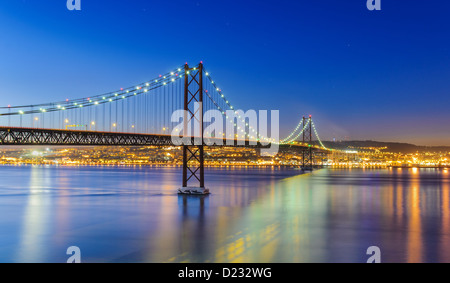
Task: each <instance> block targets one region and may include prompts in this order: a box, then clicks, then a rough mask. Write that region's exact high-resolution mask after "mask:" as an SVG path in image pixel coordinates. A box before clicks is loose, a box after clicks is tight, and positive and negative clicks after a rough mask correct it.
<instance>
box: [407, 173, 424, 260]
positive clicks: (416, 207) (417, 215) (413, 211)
mask: <svg viewBox="0 0 450 283" xmlns="http://www.w3.org/2000/svg"><path fill="white" fill-rule="evenodd" d="M413 172H414V170H413ZM419 186H420V184H419V182H418V180H414V181H413V183H412V184H411V187H412V188H411V192H410V195H411V196H410V201H409V208H410V219H409V223H408V224H409V227H408V259H407V260H408V262H409V263H420V262H422V251H423V246H422V244H423V243H422V222H421V209H420V202H421V199H420V197H421V196H420V188H419ZM422 197H423V198H425V195H422ZM422 201H423V200H422Z"/></svg>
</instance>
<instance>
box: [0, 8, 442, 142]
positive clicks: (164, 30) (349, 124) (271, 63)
mask: <svg viewBox="0 0 450 283" xmlns="http://www.w3.org/2000/svg"><path fill="white" fill-rule="evenodd" d="M381 1H382V11H373V12H371V11H368V10H367V8H366V0H345V1H336V0H314V1H312V0H297V1H293V0H277V1H269V0H259V1H250V0H245V1H244V0H240V1H238V0H227V1H223V0H194V1H192V0H172V1H165V0H164V1H162V0H161V1H150V0H149V1H137V0H127V1H125V0H124V1H106V0H103V1H101V0H96V1H93V0H81V4H82V11H68V10H67V9H66V0H52V1H44V0H10V1H1V2H0V104H2V105H4V106H6V105H8V104H11V105H17V104H32V103H39V102H51V101H54V100H61V99H64V98H77V97H85V96H90V95H96V94H101V93H105V92H108V91H114V90H116V89H119V88H121V87H127V86H132V85H135V84H137V83H140V82H145V81H146V80H148V79H151V78H153V77H154V76H156V75H158V74H160V73H163V72H165V71H169V70H171V69H173V68H174V67H178V66H180V65H182V64H184V62H186V61H187V62H189V63H191V64H195V63H198V62H199V61H200V60H203V61H204V62H205V66H206V68H207V69H208V70H209V71H210V72H211V73H212V76H213V77H214V79H215V80H216V81H217V82H218V84H219V86H220V87H221V88H222V89H223V90H224V92H225V94H226V95H227V96H228V98H229V99H230V101H231V102H232V103H233V104H234V105H236V106H237V107H239V108H241V109H245V110H247V109H269V110H270V109H277V110H278V109H279V110H280V111H281V122H282V129H281V131H282V134H286V133H288V132H289V131H290V130H292V129H293V128H294V127H295V126H296V124H297V122H298V120H299V119H300V118H301V116H302V115H308V114H312V115H314V119H315V123H316V125H317V127H318V129H319V131H320V134H321V135H322V137H323V139H331V138H333V137H336V138H338V139H341V138H344V137H346V136H347V137H349V138H350V139H364V140H365V139H372V140H380V141H403V142H411V143H416V144H423V145H450V93H449V89H450V57H449V54H450V49H449V47H450V16H449V14H450V1H447V0H441V1H437V0H426V1H425V0H410V1H406V0H404V1H393V0H381Z"/></svg>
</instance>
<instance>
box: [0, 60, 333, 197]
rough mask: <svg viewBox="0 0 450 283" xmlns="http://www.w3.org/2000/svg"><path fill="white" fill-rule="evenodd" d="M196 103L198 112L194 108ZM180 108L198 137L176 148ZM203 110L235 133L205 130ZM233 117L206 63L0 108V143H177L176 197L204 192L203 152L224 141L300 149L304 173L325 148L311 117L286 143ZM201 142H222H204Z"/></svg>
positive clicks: (191, 138) (228, 102)
mask: <svg viewBox="0 0 450 283" xmlns="http://www.w3.org/2000/svg"><path fill="white" fill-rule="evenodd" d="M198 104H201V107H200V109H199V108H198V107H196V106H197V105H198ZM177 110H184V113H185V114H184V115H185V117H184V119H183V122H184V125H183V127H182V128H183V129H184V130H186V128H187V127H188V126H187V125H188V124H189V123H196V125H197V129H198V130H199V133H203V134H200V135H197V136H194V135H190V136H188V135H186V134H184V137H185V138H186V137H188V140H189V142H185V143H184V144H175V143H174V141H173V140H174V139H173V136H172V135H171V133H173V131H174V130H179V129H177V127H179V125H177V123H174V122H172V119H171V117H172V114H173V113H174V112H175V111H177ZM208 110H217V111H220V113H221V115H222V116H223V118H224V121H226V122H229V123H231V124H232V125H233V131H232V132H229V131H227V132H225V131H223V132H211V133H208V132H206V133H204V131H203V130H204V129H203V127H204V121H205V120H209V121H211V120H212V118H213V117H208V115H210V114H208V113H209V111H208ZM230 111H232V113H234V111H236V112H235V113H236V115H235V116H230V115H228V113H230ZM237 114H238V112H237V110H236V108H235V107H234V106H233V105H232V104H231V102H230V101H229V100H228V98H227V96H225V94H224V92H223V91H222V89H221V88H219V87H218V85H217V83H216V81H215V80H213V78H212V77H211V75H210V73H208V71H207V70H206V69H205V67H204V65H203V63H202V62H201V63H199V64H198V65H196V66H194V67H190V66H189V65H188V64H187V63H186V64H185V65H184V66H181V67H179V68H176V69H174V70H172V71H170V72H167V73H165V74H161V75H159V76H157V77H155V78H153V79H151V80H148V81H147V82H144V83H141V84H138V85H135V86H133V87H128V88H120V90H117V91H114V92H109V93H105V94H101V95H96V96H90V97H83V98H77V99H65V100H61V101H57V102H51V103H42V104H34V105H21V106H12V105H8V106H5V107H0V145H2V146H7V145H16V146H36V145H46V146H55V145H66V146H179V147H181V148H182V150H183V179H182V189H181V190H180V192H181V193H185V192H186V193H201V194H203V193H209V191H208V190H207V189H205V178H204V150H205V147H208V146H217V145H219V144H222V145H223V146H244V147H255V148H263V147H267V145H269V144H274V143H276V144H277V145H278V146H281V147H295V148H298V149H299V150H301V151H302V168H303V169H304V170H312V168H313V165H314V164H313V163H314V161H313V159H314V158H313V156H314V152H317V151H322V152H326V151H330V149H328V148H326V147H325V146H324V144H323V143H322V141H321V140H320V137H319V135H318V132H317V129H316V126H315V124H314V121H313V119H312V117H311V116H309V117H303V118H302V119H301V120H300V122H299V123H298V125H297V127H296V128H295V129H294V130H293V131H292V132H291V133H290V134H289V135H288V136H287V137H286V138H284V139H282V140H275V139H273V138H270V137H267V136H264V135H262V134H261V133H260V131H259V129H258V127H257V126H254V125H253V126H252V124H251V123H249V122H248V120H246V118H245V117H242V116H239V115H237ZM184 130H183V131H184ZM314 138H315V139H316V140H314ZM205 139H209V140H211V139H212V140H216V141H218V140H220V141H223V142H220V143H219V142H216V143H214V144H213V145H210V144H209V145H208V144H206V143H205ZM225 140H227V141H228V142H224V141H225ZM230 140H232V143H231V144H230V143H229V141H230ZM194 141H195V142H194ZM192 183H195V184H194V186H192Z"/></svg>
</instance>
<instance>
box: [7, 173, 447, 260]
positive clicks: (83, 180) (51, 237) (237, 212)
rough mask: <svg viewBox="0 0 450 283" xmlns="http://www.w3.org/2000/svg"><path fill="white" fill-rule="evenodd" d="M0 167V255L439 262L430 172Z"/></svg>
mask: <svg viewBox="0 0 450 283" xmlns="http://www.w3.org/2000/svg"><path fill="white" fill-rule="evenodd" d="M180 173H181V169H180V168H167V167H46V166H1V167H0V180H1V182H0V262H65V261H66V260H67V259H68V258H69V255H67V254H66V250H67V248H68V247H69V246H77V247H79V248H80V250H81V258H82V261H83V262H282V263H285V262H366V261H367V259H368V258H369V257H370V256H369V255H367V254H366V251H367V249H368V247H370V246H377V247H379V248H380V249H381V260H382V261H383V262H450V177H449V176H450V174H449V172H448V171H447V170H442V169H322V170H318V171H315V172H314V173H312V174H301V173H302V172H301V171H299V170H295V169H281V168H273V169H272V168H263V169H254V168H241V169H236V168H233V169H232V168H221V169H207V170H206V179H207V180H206V182H207V185H208V187H209V188H210V189H211V191H212V195H210V196H208V197H198V196H197V197H194V196H193V197H183V196H178V195H177V194H176V190H177V188H178V187H179V185H180V180H181V174H180Z"/></svg>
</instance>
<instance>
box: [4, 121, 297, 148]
mask: <svg viewBox="0 0 450 283" xmlns="http://www.w3.org/2000/svg"><path fill="white" fill-rule="evenodd" d="M193 139H194V138H191V140H192V141H193ZM209 140H210V141H214V142H215V143H216V144H214V145H212V146H229V147H253V148H267V147H268V146H266V145H263V144H261V143H259V142H258V143H255V142H250V141H248V140H246V141H244V140H234V142H233V145H229V144H227V142H226V140H225V139H216V138H209ZM0 145H45V146H51V145H66V146H179V145H177V144H174V143H173V141H172V137H171V136H170V135H158V134H138V133H121V132H99V131H83V130H60V129H39V128H20V127H2V126H0ZM283 146H285V145H283ZM290 146H294V147H305V146H301V145H290Z"/></svg>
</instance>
